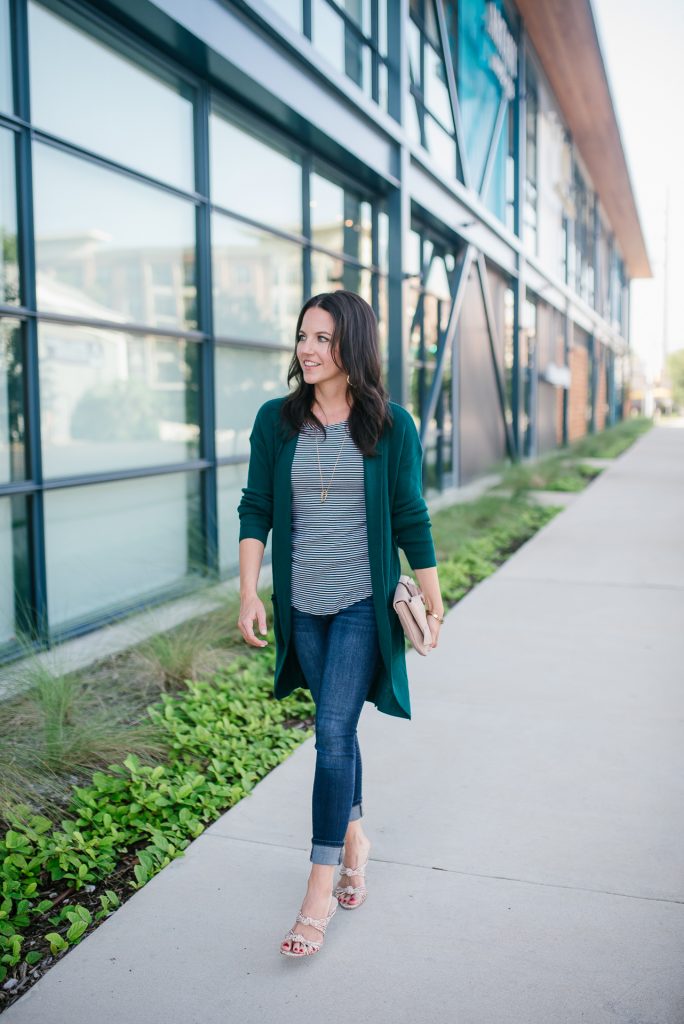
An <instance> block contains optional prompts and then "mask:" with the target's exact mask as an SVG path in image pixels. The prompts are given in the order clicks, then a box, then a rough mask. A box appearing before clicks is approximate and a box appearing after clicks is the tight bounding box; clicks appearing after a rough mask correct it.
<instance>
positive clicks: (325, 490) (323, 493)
mask: <svg viewBox="0 0 684 1024" xmlns="http://www.w3.org/2000/svg"><path fill="white" fill-rule="evenodd" d="M344 422H346V420H345V421H344ZM326 425H327V424H326ZM315 439H316V457H317V458H318V474H319V476H320V478H321V504H323V502H324V501H327V498H328V491H329V490H330V485H331V484H332V482H333V478H334V476H335V470H336V469H337V463H338V462H339V461H340V455H341V454H342V449H343V448H344V445H345V442H346V440H347V429H346V427H345V430H344V437H343V439H342V444H341V445H340V450H339V452H338V453H337V458H336V459H335V465H334V466H333V471H332V476H331V477H330V479H329V480H328V486H327V487H324V485H323V470H322V469H321V453H320V450H319V447H318V432H316V435H315Z"/></svg>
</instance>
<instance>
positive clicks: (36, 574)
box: [0, 0, 387, 657]
mask: <svg viewBox="0 0 684 1024" xmlns="http://www.w3.org/2000/svg"><path fill="white" fill-rule="evenodd" d="M39 2H40V3H41V4H42V5H44V6H45V7H47V8H48V9H50V10H52V11H54V12H55V13H58V14H62V15H63V16H65V17H66V18H67V20H70V21H73V22H74V23H76V24H77V26H78V27H79V28H80V29H82V30H84V31H86V32H88V33H89V34H91V35H93V37H94V38H96V39H97V40H98V41H101V42H102V43H103V44H104V45H107V46H109V47H110V48H113V49H114V50H118V51H119V52H121V53H122V54H124V55H126V56H128V57H131V58H132V59H133V60H135V61H136V62H137V63H140V64H141V65H142V66H143V67H145V68H146V69H147V70H148V71H150V72H152V73H153V74H155V75H157V76H158V77H160V78H161V79H162V80H163V81H165V82H167V83H169V82H170V83H175V84H177V85H178V86H179V88H180V89H181V90H182V93H183V94H184V95H186V96H187V95H188V94H189V93H190V94H191V95H192V97H193V100H194V118H193V145H194V157H195V159H194V179H195V180H194V185H195V188H194V190H192V191H184V190H183V189H180V188H178V187H177V186H175V185H172V184H170V183H168V182H165V181H162V180H159V179H156V178H154V177H153V176H151V175H149V174H146V173H144V172H140V171H137V170H136V169H134V168H131V167H129V166H127V165H125V164H122V163H120V162H119V161H117V160H115V159H111V158H108V157H105V156H103V155H102V154H99V153H97V152H94V151H91V150H89V149H88V148H87V147H84V146H81V145H79V144H76V143H72V142H70V141H69V140H68V139H65V138H62V137H60V136H57V135H55V134H53V133H51V132H49V131H48V130H45V129H41V128H38V127H36V126H34V125H33V124H32V121H31V114H30V93H29V40H28V0H11V7H10V15H11V38H12V55H13V63H12V67H13V79H14V100H15V106H14V112H11V113H0V127H4V128H7V129H9V130H10V131H12V132H13V133H14V136H15V147H16V148H15V151H16V170H17V174H16V197H15V198H16V202H17V212H18V248H19V274H20V296H21V300H22V301H21V304H20V305H9V304H0V317H2V318H3V319H4V318H7V319H11V320H13V321H18V322H19V324H20V329H21V334H22V345H23V355H24V361H23V367H22V369H23V389H24V418H25V424H26V429H25V460H26V479H24V480H18V481H12V482H10V483H8V484H0V500H2V499H5V498H6V499H7V500H12V501H14V502H16V501H17V500H23V501H24V502H25V503H26V505H27V509H28V523H27V530H28V535H29V539H28V549H29V563H30V580H29V581H28V582H27V584H26V587H27V588H28V592H29V593H28V598H29V602H30V605H31V621H30V622H26V621H25V619H24V618H22V619H21V620H20V619H19V616H17V621H18V622H20V624H21V626H22V628H23V629H24V630H25V631H26V632H27V633H28V634H30V636H31V637H32V641H33V645H34V646H35V647H36V648H41V647H50V646H51V645H52V644H53V643H54V642H56V641H62V640H64V639H67V638H69V637H72V636H77V635H80V634H82V633H84V632H88V631H90V630H91V629H93V628H96V627H97V626H98V625H100V624H104V623H106V622H112V621H115V620H117V619H120V618H122V617H125V616H126V615H129V614H131V613H132V612H135V611H138V610H140V609H142V608H146V607H149V606H150V604H151V603H161V602H163V601H166V600H169V599H170V598H172V597H174V596H179V595H181V594H184V593H187V592H189V591H192V590H194V589H196V587H197V586H199V585H201V584H202V581H203V579H205V578H207V577H208V578H213V579H218V578H220V575H221V574H220V571H219V554H218V510H217V473H218V469H219V467H220V466H224V465H234V464H244V463H245V462H247V461H248V460H247V458H246V457H244V458H243V457H241V456H229V457H225V458H217V457H216V436H215V420H216V417H215V405H214V403H215V393H214V387H215V347H216V346H217V345H219V346H221V347H240V348H244V347H247V348H250V349H252V350H256V351H259V350H260V349H264V348H269V349H272V350H276V351H290V348H289V347H288V346H283V345H280V344H277V343H274V344H273V345H268V344H266V345H264V344H263V343H254V342H245V341H244V339H243V340H241V339H239V338H228V337H216V336H215V333H214V327H213V312H212V289H211V279H212V271H211V214H212V211H213V210H217V211H218V212H220V213H222V214H224V215H227V216H230V217H233V218H235V219H237V220H240V221H242V222H244V223H247V224H251V225H252V226H254V227H257V228H259V229H261V230H265V231H267V232H270V233H272V234H274V235H280V236H281V237H285V238H290V239H291V240H292V241H293V242H297V243H298V244H300V245H301V247H302V254H303V260H304V263H305V264H307V263H309V265H310V258H311V253H312V252H321V253H323V254H325V255H329V256H331V257H333V258H335V259H339V260H341V261H343V262H344V263H346V264H348V265H352V266H355V267H358V268H359V269H364V270H368V271H369V272H370V274H371V282H372V290H373V297H374V301H375V308H376V310H377V298H378V292H379V281H380V279H381V278H386V277H387V274H386V273H384V272H383V271H382V270H381V268H380V267H379V266H378V239H377V223H378V211H379V208H380V205H381V203H382V201H383V197H382V196H381V195H379V194H374V193H372V192H371V191H370V190H368V189H367V188H366V187H364V186H361V185H360V184H359V183H358V182H355V181H354V180H353V178H352V177H351V176H347V175H346V174H345V173H344V171H343V170H341V169H339V168H332V167H330V165H329V164H328V163H327V162H326V161H325V160H324V159H319V157H318V156H317V155H315V154H314V153H313V152H311V151H310V150H307V149H306V148H304V147H303V146H301V144H298V143H296V142H294V141H293V140H292V139H290V138H287V137H286V136H285V135H284V134H282V133H280V134H281V137H282V140H283V142H285V143H286V145H287V147H288V148H289V149H290V150H297V151H298V152H300V153H301V155H302V161H303V169H304V173H303V175H302V181H303V186H302V202H303V211H304V223H303V229H304V233H303V234H302V235H301V236H291V235H288V234H287V233H286V232H281V231H278V230H277V229H274V228H273V227H271V226H269V225H267V224H262V223H260V222H258V221H255V220H253V219H252V218H249V217H244V216H242V215H240V214H237V213H235V212H233V211H230V210H226V209H224V208H222V207H220V206H219V205H217V204H212V202H211V198H210V187H209V186H210V182H209V177H210V175H209V168H210V153H209V114H210V111H211V110H212V109H213V105H214V104H215V103H217V102H218V103H219V104H220V109H225V110H226V112H227V113H228V112H231V113H232V110H233V106H232V101H231V97H230V96H228V95H227V94H223V93H219V92H218V91H217V90H216V89H215V87H214V86H213V85H212V84H210V82H209V80H208V79H205V78H202V77H199V76H197V75H194V74H192V73H191V72H189V71H188V70H187V69H186V68H184V67H183V66H182V65H180V64H179V63H178V62H176V61H175V60H173V58H170V57H168V56H167V55H165V54H162V53H160V52H159V51H157V50H156V49H155V47H154V46H153V45H151V44H150V45H149V46H148V45H147V44H146V43H143V42H141V40H140V39H138V38H136V37H135V36H134V35H133V34H132V33H129V32H128V30H127V29H125V28H123V27H122V26H121V25H119V24H117V23H116V22H115V21H113V20H112V19H111V18H109V17H108V16H107V15H105V14H103V13H101V12H100V11H95V10H93V9H91V8H90V7H87V8H86V7H85V6H84V5H82V4H80V3H79V2H78V0H39ZM326 2H329V0H326ZM331 6H335V5H331ZM374 6H375V7H377V0H374ZM338 13H340V12H339V11H338ZM350 27H351V26H350ZM374 31H375V33H376V35H377V18H376V19H375V21H374ZM361 35H362V34H361ZM364 38H365V37H364ZM383 60H385V62H386V59H385V58H383ZM240 109H241V108H239V107H237V105H236V106H235V113H236V114H237V116H238V117H239V113H240ZM242 113H243V115H244V110H243V111H242ZM250 123H251V124H252V126H253V125H254V124H257V125H258V126H259V132H257V135H258V134H259V133H260V132H261V131H263V135H264V136H265V137H266V138H267V139H268V137H270V136H271V135H274V136H275V135H277V134H278V132H277V129H275V128H273V126H271V125H269V124H268V123H267V122H266V121H265V120H264V118H263V117H260V116H257V115H255V116H254V118H253V119H252V121H251V122H250ZM34 141H36V142H40V143H42V144H45V145H49V146H53V147H55V148H57V149H60V150H62V151H63V152H65V153H68V154H70V155H71V156H73V157H75V158H77V159H81V160H84V161H86V162H89V163H92V164H94V165H96V166H99V167H102V168H105V169H107V170H110V171H112V172H114V173H117V174H121V175H123V176H124V177H127V178H130V179H132V180H135V181H138V182H139V183H142V184H145V185H147V186H148V187H152V188H155V189H157V190H159V191H161V192H164V193H166V194H169V195H172V196H175V197H177V198H180V199H183V200H185V201H189V202H191V203H192V204H193V206H194V208H195V229H196V230H195V242H194V254H195V261H196V262H195V282H196V288H197V318H198V329H197V330H183V329H171V328H164V327H155V326H152V325H147V324H140V323H135V322H130V323H120V322H116V323H112V322H109V321H100V320H97V321H94V320H91V319H89V318H82V317H78V316H69V315H63V314H58V313H54V312H52V313H51V312H48V311H46V312H42V311H39V310H38V308H37V301H36V281H35V233H34V224H33V169H32V144H33V142H34ZM314 167H315V168H316V169H317V170H319V171H320V173H322V174H323V175H325V176H326V177H329V178H330V179H331V180H333V181H335V182H336V183H339V184H341V185H343V186H345V185H347V186H348V187H350V188H352V189H353V190H354V192H355V193H357V194H358V195H359V196H360V197H361V198H362V199H366V200H367V201H369V202H370V203H371V209H372V217H373V232H374V233H373V239H372V245H373V251H372V263H371V264H370V265H367V264H364V263H362V262H361V261H358V260H355V259H354V258H353V257H351V256H348V255H347V254H344V253H340V252H336V251H334V250H329V249H326V248H325V247H322V246H320V245H315V244H314V243H313V241H312V239H311V233H310V218H308V198H309V174H310V173H311V170H312V169H313V168H314ZM303 283H304V287H303V293H304V294H308V290H309V288H310V284H311V276H310V269H309V270H308V271H307V270H306V268H305V273H304V282H303ZM42 322H46V323H47V322H52V323H64V324H72V325H74V326H98V327H100V328H108V329H112V330H116V331H117V332H119V333H122V334H144V335H152V336H163V337H172V338H177V339H179V340H184V341H187V342H195V343H197V344H198V345H199V352H200V360H199V369H198V384H199V425H200V452H199V458H196V459H190V460H187V461H183V462H179V463H174V464H167V465H150V466H146V467H136V468H135V469H122V470H117V471H106V472H103V473H87V474H82V475H76V476H69V477H58V478H50V479H45V477H44V474H43V468H42V458H41V451H42V449H41V433H40V395H39V379H38V325H39V324H40V323H42ZM171 473H182V474H185V475H186V476H187V475H188V474H193V473H197V474H198V476H199V485H200V502H201V511H200V529H201V532H202V552H201V555H202V557H201V562H202V563H203V572H202V573H201V574H200V575H189V576H188V577H187V578H186V579H185V580H184V581H182V582H181V583H179V584H177V585H174V586H171V587H166V588H163V589H161V590H160V591H159V592H158V593H157V596H156V597H155V598H154V599H153V600H151V599H150V598H149V596H147V597H145V598H143V599H142V600H133V601H130V602H127V603H124V604H122V605H121V606H120V607H119V606H117V608H115V609H112V610H107V611H103V612H102V613H99V612H95V613H93V614H91V615H88V616H87V619H85V620H83V621H81V620H79V621H78V622H76V623H74V624H72V625H68V626H66V627H64V628H57V629H53V630H51V629H50V628H49V622H48V609H47V579H46V552H45V520H44V516H45V511H44V500H43V496H44V494H45V493H47V492H50V491H55V490H57V489H62V488H67V487H79V486H96V485H97V484H104V483H110V482H114V481H125V480H134V479H140V478H143V477H147V478H149V477H153V476H160V475H167V474H171ZM17 600H19V598H17ZM24 647H25V645H24V646H23V647H22V649H24ZM2 653H3V656H4V654H5V653H7V654H8V656H10V657H11V656H14V655H16V654H18V653H20V649H19V647H18V646H16V645H9V648H8V649H7V650H5V649H4V648H3V652H2Z"/></svg>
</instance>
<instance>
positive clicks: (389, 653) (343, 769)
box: [238, 291, 444, 956]
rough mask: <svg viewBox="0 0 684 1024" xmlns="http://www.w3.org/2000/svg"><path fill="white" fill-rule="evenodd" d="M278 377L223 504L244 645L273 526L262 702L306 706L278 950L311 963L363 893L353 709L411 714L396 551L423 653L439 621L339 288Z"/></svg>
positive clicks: (418, 518)
mask: <svg viewBox="0 0 684 1024" xmlns="http://www.w3.org/2000/svg"><path fill="white" fill-rule="evenodd" d="M287 380H288V385H290V383H291V381H294V382H295V386H294V387H293V388H290V392H289V394H288V395H287V396H285V397H283V398H277V399H272V400H271V401H268V402H265V403H264V404H263V405H262V406H261V408H260V409H259V411H258V413H257V416H256V419H255V422H254V427H253V429H252V433H251V435H250V445H251V454H250V461H249V471H248V478H247V486H246V487H245V488H244V489H243V492H242V499H241V501H240V505H239V507H238V513H239V516H240V615H239V619H238V627H239V629H240V632H241V633H242V635H243V637H244V639H245V641H246V642H247V643H248V644H250V645H252V646H255V647H263V646H265V644H266V641H265V640H263V639H261V638H260V637H257V636H256V635H255V632H254V622H255V620H256V622H257V624H258V627H259V631H260V633H261V634H262V636H263V634H265V633H266V631H267V626H266V612H265V609H264V606H263V604H262V602H261V601H260V600H259V598H258V596H257V583H258V578H259V571H260V568H261V563H262V558H263V553H264V546H265V544H266V541H267V538H268V533H269V530H271V529H272V530H273V538H272V568H273V591H274V592H273V595H272V601H273V612H274V632H275V637H276V667H275V678H274V693H275V696H276V697H278V698H282V697H285V696H286V695H287V694H288V693H291V692H292V690H294V689H295V687H297V686H303V687H308V688H309V689H310V690H311V694H312V697H313V700H314V704H315V707H316V722H315V732H316V769H315V775H314V783H313V799H312V816H313V835H312V840H311V855H310V860H311V862H312V868H311V873H310V876H309V881H308V886H307V890H306V895H305V897H304V901H303V903H302V905H301V908H300V912H299V913H298V915H297V920H296V923H295V926H294V927H293V928H292V929H291V930H290V931H289V932H288V933H287V935H286V937H285V939H284V940H283V941H282V943H281V947H280V949H281V952H282V953H284V954H286V955H288V956H310V955H311V954H312V953H315V952H317V951H318V950H319V949H320V946H321V944H322V942H323V936H324V934H325V929H326V927H327V925H328V923H329V921H330V919H331V918H332V915H333V914H334V913H335V911H336V910H337V907H338V905H341V906H342V907H345V908H347V909H352V908H355V907H359V906H360V905H361V904H362V903H363V902H364V900H365V898H366V894H367V890H366V886H365V882H364V874H365V869H366V865H367V862H368V854H369V850H370V842H369V840H368V839H367V837H366V835H365V833H364V831H363V826H362V820H361V819H362V816H363V812H362V790H361V783H362V775H361V771H362V765H361V754H360V750H359V743H358V738H357V733H356V728H357V723H358V720H359V716H360V714H361V711H362V710H363V706H364V702H365V701H367V700H368V701H372V702H373V703H374V704H375V705H376V707H377V708H378V709H379V710H380V711H383V712H385V713H386V714H389V715H395V716H397V717H400V718H410V717H411V709H410V702H409V692H408V679H407V675H406V661H405V646H404V635H403V632H402V629H401V624H400V622H399V619H398V616H397V615H396V613H395V611H394V609H393V607H392V599H393V595H394V589H395V587H396V585H397V582H398V579H399V575H400V572H401V570H400V562H399V554H398V547H401V548H402V549H403V550H404V552H405V554H406V557H407V559H408V561H409V564H410V565H411V568H412V569H413V571H414V572H415V574H416V577H417V580H418V584H419V586H420V587H421V589H422V591H423V594H424V596H425V601H426V605H427V608H428V609H429V611H430V615H429V617H428V622H429V623H430V631H431V633H432V641H433V647H436V646H437V642H438V637H439V629H440V625H441V623H442V622H443V615H444V608H443V604H442V598H441V594H440V589H439V581H438V576H437V568H436V561H435V551H434V545H433V542H432V536H431V531H430V518H429V515H428V511H427V506H426V504H425V501H424V500H423V497H422V493H421V466H422V449H421V445H420V439H419V437H418V433H417V431H416V427H415V424H414V422H413V419H412V417H411V416H410V415H409V413H408V412H407V411H406V410H405V409H403V408H402V407H401V406H400V405H397V404H395V403H394V402H390V401H388V399H387V395H386V392H385V389H384V387H383V385H382V382H381V368H380V356H379V349H378V340H377V322H376V319H375V315H374V313H373V310H372V309H371V307H370V306H369V305H368V303H367V302H365V301H364V299H362V298H361V297H360V296H359V295H356V294H355V293H354V292H348V291H336V292H325V293H322V294H320V295H315V296H314V297H313V298H311V299H309V301H308V302H307V303H306V304H305V305H304V307H303V308H302V310H301V312H300V314H299V318H298V320H297V331H296V349H295V353H294V355H293V357H292V362H291V364H290V367H289V370H288V376H287ZM337 866H340V877H339V881H338V884H337V887H336V888H335V892H334V894H332V887H333V882H334V875H335V869H336V867H337Z"/></svg>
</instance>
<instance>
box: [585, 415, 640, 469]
mask: <svg viewBox="0 0 684 1024" xmlns="http://www.w3.org/2000/svg"><path fill="white" fill-rule="evenodd" d="M652 426H653V420H652V419H651V417H650V416H632V417H630V418H629V419H627V420H620V422H619V423H615V424H614V425H613V426H612V427H608V428H607V429H606V430H602V431H600V432H598V433H596V434H586V435H585V436H584V437H582V438H580V439H579V440H577V441H575V442H573V444H571V445H570V446H569V451H570V452H571V454H572V455H573V456H577V457H579V458H585V459H589V458H593V459H615V458H617V456H618V455H621V454H622V452H624V451H626V449H627V448H629V446H630V445H631V444H634V442H635V441H636V440H637V438H639V437H641V435H642V434H643V433H645V432H646V431H647V430H650V429H651V427H652Z"/></svg>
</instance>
